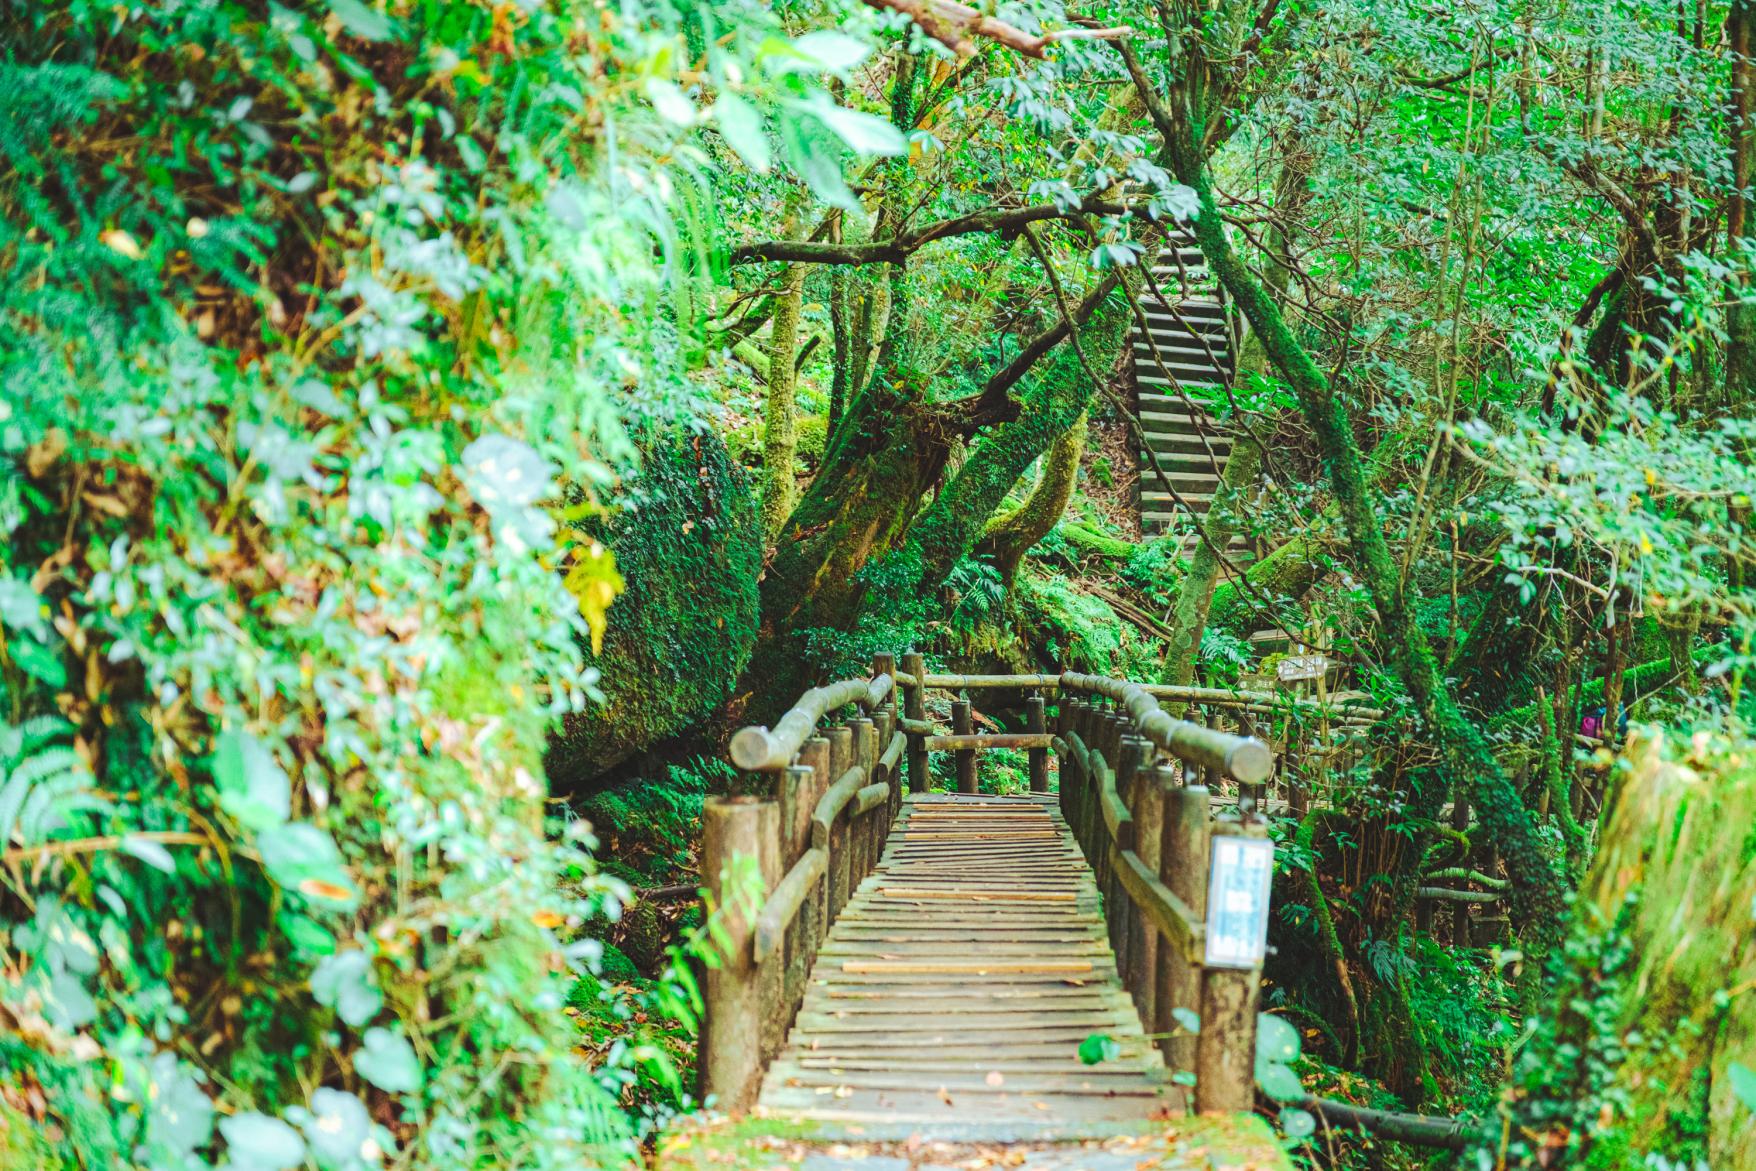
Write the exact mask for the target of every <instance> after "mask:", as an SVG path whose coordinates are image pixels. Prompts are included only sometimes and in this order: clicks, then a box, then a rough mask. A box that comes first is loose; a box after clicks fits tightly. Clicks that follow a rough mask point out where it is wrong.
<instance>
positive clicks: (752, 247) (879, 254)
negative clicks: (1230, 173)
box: [729, 195, 1147, 264]
mask: <svg viewBox="0 0 1756 1171" xmlns="http://www.w3.org/2000/svg"><path fill="white" fill-rule="evenodd" d="M1089 214H1096V215H1137V216H1145V215H1147V209H1146V205H1145V204H1128V203H1118V202H1116V201H1115V200H1112V199H1101V198H1099V197H1098V196H1096V195H1091V196H1087V197H1086V198H1085V199H1083V200H1081V201H1080V203H1079V206H1077V207H1061V206H1059V205H1057V204H1053V203H1033V204H1029V205H1027V206H1025V207H1013V208H989V209H987V210H985V211H977V212H971V213H970V214H969V215H962V216H954V217H952V218H951V219H947V220H938V221H936V222H934V223H931V224H928V225H926V226H925V227H922V228H917V229H915V230H914V231H912V232H908V233H906V234H903V235H899V236H893V237H891V238H890V239H888V240H873V241H870V242H868V243H865V244H837V243H834V242H828V241H816V240H767V241H764V242H762V243H760V244H745V245H743V246H741V247H738V248H734V249H732V253H731V256H730V257H729V261H730V263H732V264H754V263H757V262H759V261H765V260H786V261H798V262H803V263H806V264H901V263H902V262H903V261H905V260H907V259H908V258H909V257H910V256H912V255H913V254H914V253H916V252H918V251H919V250H920V249H921V248H923V247H924V246H926V245H928V244H931V243H932V242H933V241H935V240H944V239H948V238H950V237H952V236H971V235H976V234H978V233H982V232H995V233H999V234H1001V235H1012V234H1014V233H1017V232H1020V231H1023V230H1024V228H1025V226H1026V225H1027V224H1034V223H1037V222H1039V221H1041V220H1064V219H1073V218H1075V217H1077V216H1082V215H1089Z"/></svg>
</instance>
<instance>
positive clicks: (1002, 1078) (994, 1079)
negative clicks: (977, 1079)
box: [982, 1069, 1006, 1088]
mask: <svg viewBox="0 0 1756 1171" xmlns="http://www.w3.org/2000/svg"><path fill="white" fill-rule="evenodd" d="M982 1080H983V1081H985V1082H987V1083H988V1084H989V1085H990V1086H994V1087H995V1088H998V1087H1000V1086H1003V1085H1005V1084H1006V1075H1005V1074H1003V1073H1001V1072H1000V1071H999V1070H997V1069H991V1070H989V1071H988V1076H987V1077H986V1078H983V1079H982Z"/></svg>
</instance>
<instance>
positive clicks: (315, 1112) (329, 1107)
mask: <svg viewBox="0 0 1756 1171" xmlns="http://www.w3.org/2000/svg"><path fill="white" fill-rule="evenodd" d="M287 1114H288V1116H289V1117H296V1118H297V1119H298V1121H299V1125H300V1127H301V1129H303V1130H304V1132H305V1142H306V1143H307V1144H309V1146H310V1147H311V1154H312V1155H313V1156H314V1157H315V1158H316V1160H317V1165H318V1166H319V1167H322V1168H325V1169H326V1171H348V1169H351V1168H356V1167H358V1166H360V1164H361V1159H360V1148H361V1147H363V1146H365V1145H366V1140H367V1139H369V1138H371V1137H372V1116H371V1115H370V1114H368V1113H367V1112H366V1107H365V1104H364V1103H362V1102H361V1101H360V1100H359V1099H358V1098H356V1097H354V1096H353V1095H352V1094H348V1093H343V1092H342V1091H341V1090H332V1089H329V1088H328V1087H327V1086H325V1087H324V1088H322V1089H319V1090H316V1091H313V1092H312V1094H311V1108H310V1109H309V1110H299V1111H298V1114H297V1115H294V1112H293V1111H292V1110H289V1111H287Z"/></svg>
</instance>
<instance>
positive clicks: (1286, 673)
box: [1274, 655, 1329, 683]
mask: <svg viewBox="0 0 1756 1171" xmlns="http://www.w3.org/2000/svg"><path fill="white" fill-rule="evenodd" d="M1274 669H1275V671H1276V673H1278V674H1279V675H1280V681H1281V682H1282V683H1295V682H1297V681H1298V680H1300V679H1319V678H1321V677H1322V676H1323V673H1324V672H1325V671H1327V670H1329V660H1328V659H1326V658H1324V657H1323V656H1322V655H1288V656H1287V657H1286V658H1284V659H1282V660H1280V662H1278V663H1276V664H1275V665H1274Z"/></svg>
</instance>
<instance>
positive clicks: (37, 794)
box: [0, 716, 110, 846]
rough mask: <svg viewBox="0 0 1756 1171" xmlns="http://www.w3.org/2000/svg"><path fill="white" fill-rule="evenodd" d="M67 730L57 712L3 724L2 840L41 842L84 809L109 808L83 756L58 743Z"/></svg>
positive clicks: (0, 778) (0, 740)
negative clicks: (21, 721)
mask: <svg viewBox="0 0 1756 1171" xmlns="http://www.w3.org/2000/svg"><path fill="white" fill-rule="evenodd" d="M69 730H70V728H69V725H68V724H67V721H65V720H62V719H60V718H59V717H55V716H40V717H37V718H35V719H31V720H27V721H25V722H24V723H23V724H19V725H12V724H6V725H0V761H3V764H0V844H5V843H9V842H11V841H13V839H14V837H15V836H16V838H17V841H18V844H20V845H23V846H34V845H38V844H40V843H42V842H43V841H45V840H47V839H48V837H49V835H50V834H53V833H55V832H56V831H58V830H62V829H65V828H67V827H68V826H69V825H71V824H72V821H73V818H74V817H76V816H77V815H79V814H80V813H98V812H103V811H106V810H108V809H109V808H110V804H109V802H107V801H105V800H104V799H102V798H101V797H99V796H97V795H96V793H95V792H94V791H93V788H92V775H91V771H90V770H89V769H88V768H86V765H85V762H84V761H83V760H81V759H80V757H79V754H78V753H77V752H75V751H74V750H73V749H72V748H71V747H69V746H68V745H66V744H65V743H61V742H58V738H59V737H62V736H64V735H65V734H66V733H67V732H68V731H69Z"/></svg>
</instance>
